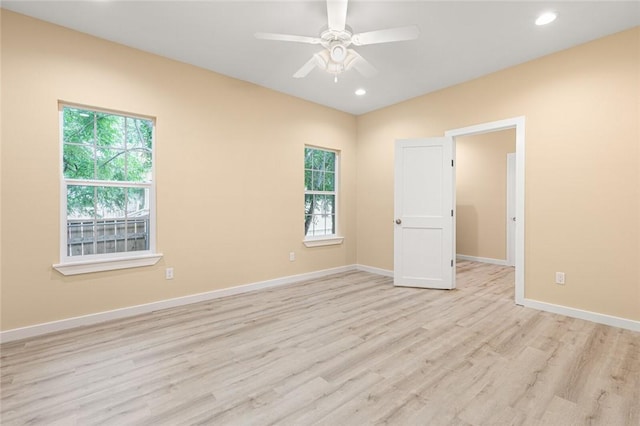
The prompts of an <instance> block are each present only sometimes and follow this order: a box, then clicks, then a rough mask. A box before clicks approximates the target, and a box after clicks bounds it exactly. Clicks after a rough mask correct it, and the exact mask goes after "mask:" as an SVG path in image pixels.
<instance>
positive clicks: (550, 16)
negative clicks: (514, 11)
mask: <svg viewBox="0 0 640 426" xmlns="http://www.w3.org/2000/svg"><path fill="white" fill-rule="evenodd" d="M557 17H558V15H556V13H555V12H545V13H543V14H542V15H540V16H538V19H536V25H547V24H550V23H552V22H553V21H555V20H556V18H557Z"/></svg>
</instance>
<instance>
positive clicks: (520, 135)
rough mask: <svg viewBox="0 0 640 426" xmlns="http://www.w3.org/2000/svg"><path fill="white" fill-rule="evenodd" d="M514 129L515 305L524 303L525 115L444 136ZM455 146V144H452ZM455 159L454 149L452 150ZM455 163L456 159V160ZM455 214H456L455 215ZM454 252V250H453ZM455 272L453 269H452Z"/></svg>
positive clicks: (448, 132) (454, 131)
mask: <svg viewBox="0 0 640 426" xmlns="http://www.w3.org/2000/svg"><path fill="white" fill-rule="evenodd" d="M507 129H515V130H516V218H517V219H518V220H517V221H516V238H515V245H516V259H515V260H516V262H515V263H516V265H515V269H516V270H515V273H516V283H515V295H516V297H515V302H516V304H517V305H523V304H524V296H525V279H524V278H525V277H524V260H525V257H524V256H525V246H524V237H525V234H524V230H525V214H524V212H525V194H524V189H525V186H524V176H525V173H524V171H525V170H524V164H525V156H524V153H525V117H524V116H520V117H513V118H507V119H504V120H498V121H492V122H489V123H481V124H476V125H473V126H468V127H462V128H459V129H452V130H447V131H446V132H445V133H444V134H445V136H450V137H452V138H453V140H454V143H455V138H456V137H458V136H471V135H479V134H482V133H489V132H496V131H499V130H507ZM454 146H455V145H454ZM453 155H454V159H455V155H456V154H455V150H454V152H453ZM456 163H457V161H456ZM453 202H454V206H455V202H456V190H455V186H454V190H453ZM456 216H457V215H456ZM455 220H456V217H455V216H454V223H453V227H454V228H453V229H455V226H456V223H455ZM454 241H455V240H454ZM454 253H455V251H454ZM454 274H455V271H454Z"/></svg>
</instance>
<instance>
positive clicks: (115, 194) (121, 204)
mask: <svg viewBox="0 0 640 426" xmlns="http://www.w3.org/2000/svg"><path fill="white" fill-rule="evenodd" d="M125 204H126V199H125V188H116V187H109V186H99V187H97V188H96V217H97V218H99V219H100V218H118V219H124V217H125V215H124V208H125Z"/></svg>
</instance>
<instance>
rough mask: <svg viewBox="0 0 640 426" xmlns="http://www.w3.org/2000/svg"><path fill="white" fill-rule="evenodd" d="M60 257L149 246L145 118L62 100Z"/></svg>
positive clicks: (149, 129) (149, 159)
mask: <svg viewBox="0 0 640 426" xmlns="http://www.w3.org/2000/svg"><path fill="white" fill-rule="evenodd" d="M61 127H62V132H61V137H62V197H63V200H62V203H63V215H64V220H63V224H62V227H63V229H62V233H61V235H63V236H64V237H63V247H62V249H61V251H62V253H61V260H62V263H64V262H73V261H76V260H100V259H105V258H114V257H127V256H134V255H141V254H145V253H152V252H153V249H154V247H153V242H154V235H153V232H152V229H153V227H154V226H153V218H154V214H153V213H154V212H153V211H152V210H153V208H154V205H153V195H154V194H153V189H154V187H153V139H154V122H153V120H151V119H149V118H142V117H135V116H130V115H125V114H116V113H112V112H105V111H99V110H93V109H88V108H84V107H76V106H68V105H62V106H61Z"/></svg>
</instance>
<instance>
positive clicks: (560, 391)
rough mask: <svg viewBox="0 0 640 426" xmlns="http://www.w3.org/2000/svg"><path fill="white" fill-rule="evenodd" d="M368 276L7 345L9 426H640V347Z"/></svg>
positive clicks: (490, 274)
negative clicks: (382, 425) (381, 425)
mask: <svg viewBox="0 0 640 426" xmlns="http://www.w3.org/2000/svg"><path fill="white" fill-rule="evenodd" d="M513 282H514V276H513V269H512V268H507V267H502V266H496V265H488V264H479V263H473V262H467V261H462V262H459V264H458V289H457V290H453V291H441V290H420V289H411V288H394V287H393V285H392V280H391V279H390V278H386V277H381V276H377V275H373V274H369V273H365V272H351V273H344V274H338V275H333V276H330V277H326V278H323V279H317V280H312V281H307V282H304V283H302V284H296V285H291V286H286V287H280V288H275V289H271V290H264V291H258V292H254V293H249V294H244V295H238V296H232V297H227V298H224V299H218V300H215V301H211V302H206V303H199V304H194V305H189V306H184V307H180V308H174V309H169V310H165V311H161V312H155V313H152V314H145V315H140V316H137V317H133V318H128V319H124V320H119V321H114V322H110V323H105V324H101V325H98V326H91V327H86V328H82V329H76V330H71V331H66V332H61V333H57V334H52V335H48V336H41V337H38V338H32V339H28V340H23V341H19V342H13V343H9V344H5V345H3V346H2V347H1V352H2V353H1V362H2V364H1V372H2V381H1V383H0V385H1V404H2V406H1V417H0V420H1V423H2V424H3V425H22V424H42V425H53V424H79V425H93V424H113V425H128V424H148V425H160V424H163V425H164V424H166V425H180V424H215V425H226V424H231V425H267V424H274V423H277V424H291V425H307V424H325V425H367V424H392V425H449V424H451V425H497V424H514V425H516V424H526V425H583V424H584V425H587V424H598V425H615V426H617V425H632V426H636V425H640V334H639V333H633V332H630V331H627V330H622V329H617V328H613V327H608V326H603V325H598V324H594V323H591V322H587V321H582V320H577V319H572V318H567V317H563V316H560V315H554V314H550V313H546V312H539V311H535V310H532V309H527V308H522V307H518V306H515V305H514V302H513V300H514V297H513V292H514V289H513V288H514V286H513Z"/></svg>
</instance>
